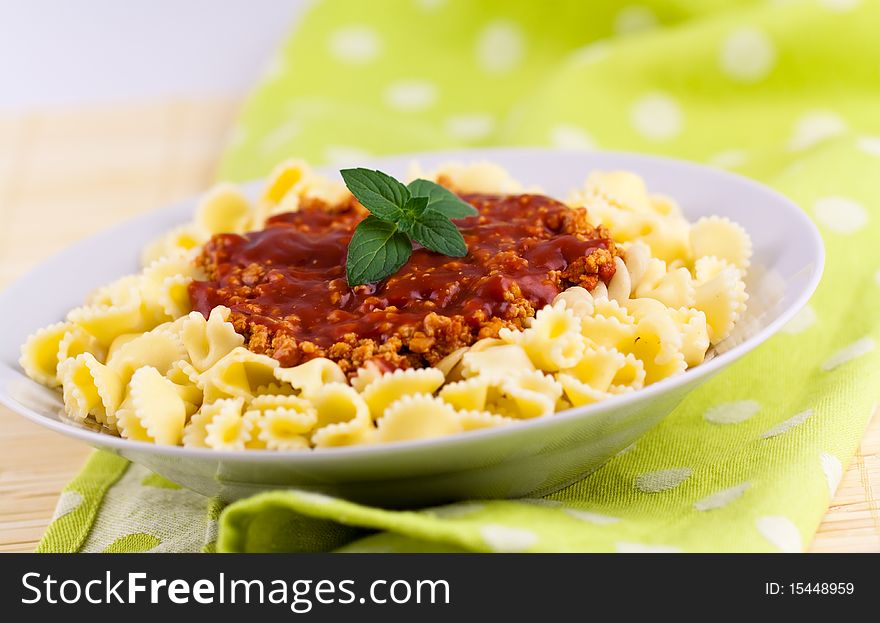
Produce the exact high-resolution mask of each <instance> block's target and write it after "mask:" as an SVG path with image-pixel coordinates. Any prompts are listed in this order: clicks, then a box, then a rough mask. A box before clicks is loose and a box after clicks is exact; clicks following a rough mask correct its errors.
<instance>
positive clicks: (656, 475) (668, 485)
mask: <svg viewBox="0 0 880 623" xmlns="http://www.w3.org/2000/svg"><path fill="white" fill-rule="evenodd" d="M693 473H694V470H692V469H690V468H689V467H677V468H674V469H661V470H658V471H656V472H648V473H645V474H641V475H639V476H636V480H635V485H636V488H637V489H638V490H639V491H642V492H644V493H659V492H661V491H669V490H670V489H675V488H676V487H677V486H679V485H680V484H681V483H683V482H684V481H685V480H687V479H688V478H690V477H691V474H693Z"/></svg>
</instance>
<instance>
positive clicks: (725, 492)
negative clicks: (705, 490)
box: [694, 482, 752, 511]
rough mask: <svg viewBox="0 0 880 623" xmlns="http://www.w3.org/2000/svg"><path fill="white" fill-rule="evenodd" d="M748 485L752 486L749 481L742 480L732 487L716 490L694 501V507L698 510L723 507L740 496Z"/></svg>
mask: <svg viewBox="0 0 880 623" xmlns="http://www.w3.org/2000/svg"><path fill="white" fill-rule="evenodd" d="M750 486H752V485H751V483H748V482H743V483H740V484H738V485H735V486H733V487H728V488H727V489H722V490H721V491H716V492H715V493H713V494H711V495H707V496H706V497H704V498H702V499H699V500H697V501H696V502H694V509H695V510H698V511H711V510H715V509H717V508H724V507H725V506H727V505H728V504H730V503H731V502H733V501H734V500H738V499H739V498H741V497H742V495H743V493H745V492H746V491H747V490H748V488H749V487H750Z"/></svg>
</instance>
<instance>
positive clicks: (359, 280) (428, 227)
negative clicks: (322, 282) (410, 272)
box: [341, 169, 478, 287]
mask: <svg viewBox="0 0 880 623" xmlns="http://www.w3.org/2000/svg"><path fill="white" fill-rule="evenodd" d="M341 173H342V179H344V180H345V185H346V186H348V189H349V190H350V191H351V193H352V194H353V195H354V196H355V198H356V199H357V200H358V201H360V202H361V204H362V205H363V206H364V207H365V208H366V209H367V210H369V211H370V216H368V217H367V218H365V219H364V220H363V221H361V222H360V223H359V224H358V226H357V227H356V228H355V230H354V235H352V238H351V242H350V243H349V245H348V255H347V257H346V260H345V272H346V276H347V278H348V284H349V286H352V287H354V286H357V285H362V284H366V283H373V282H376V281H380V280H382V279H384V278H386V277H388V276H390V275H393V274H394V273H396V272H397V271H398V270H400V267H401V266H403V265H404V264H405V263H406V261H407V260H408V259H409V258H410V256H411V255H412V244H413V241H415V242H418V243H419V244H421V245H422V246H423V247H425V248H426V249H429V250H430V251H434V252H436V253H442V254H444V255H449V256H452V257H464V256H465V255H467V252H468V250H467V245H466V244H465V241H464V237H462V235H461V232H460V231H458V227H456V226H455V223H453V222H452V221H451V220H450V219H453V218H465V217H468V216H474V215H476V214H478V212H477V210H475V209H474V208H473V206H471V205H470V204H468V203H467V202H465V201H462V200H461V199H459V198H458V197H457V196H456V195H455V194H454V193H451V192H449V191H448V190H446V189H445V188H443V187H442V186H440V185H438V184H435V183H434V182H429V181H428V180H415V181H414V182H412V183H411V184H410V185H409V187H407V186H404V185H403V184H401V183H400V182H398V181H397V180H396V179H394V178H393V177H391V176H390V175H388V174H386V173H382V172H381V171H372V170H370V169H344V170H342V171H341Z"/></svg>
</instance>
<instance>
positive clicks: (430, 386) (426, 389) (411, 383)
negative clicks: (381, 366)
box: [362, 368, 445, 418]
mask: <svg viewBox="0 0 880 623" xmlns="http://www.w3.org/2000/svg"><path fill="white" fill-rule="evenodd" d="M444 380H445V377H444V376H443V373H442V372H440V370H437V369H436V368H421V369H408V370H395V371H394V372H386V373H385V374H383V375H382V376H380V377H379V378H378V379H376V380H375V381H373V382H372V383H370V384H369V385H367V386H366V387H365V388H364V391H363V393H362V395H363V398H364V400H365V401H366V403H367V405H368V406H369V407H370V413H371V414H372V416H373V418H378V417H380V416H381V415H382V414H383V413H384V412H385V409H386V407H388V405H390V404H391V403H392V402H394V401H395V400H397V399H398V398H401V397H403V396H407V395H411V394H432V393H434V392H435V391H437V389H439V387H440V386H441V385H443V381H444Z"/></svg>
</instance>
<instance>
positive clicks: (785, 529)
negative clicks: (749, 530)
mask: <svg viewBox="0 0 880 623" xmlns="http://www.w3.org/2000/svg"><path fill="white" fill-rule="evenodd" d="M755 527H756V528H758V532H760V533H761V536H763V537H764V538H765V539H767V541H768V542H769V543H770V544H771V545H773V546H774V547H776V548H778V549H779V550H780V551H782V552H788V553H797V552H800V551H802V549H803V543H802V542H801V533H800V531H799V530H798V528H797V526H796V525H794V524H793V523H792V522H791V520H790V519H788V518H786V517H779V516H767V517H758V519H756V520H755Z"/></svg>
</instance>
